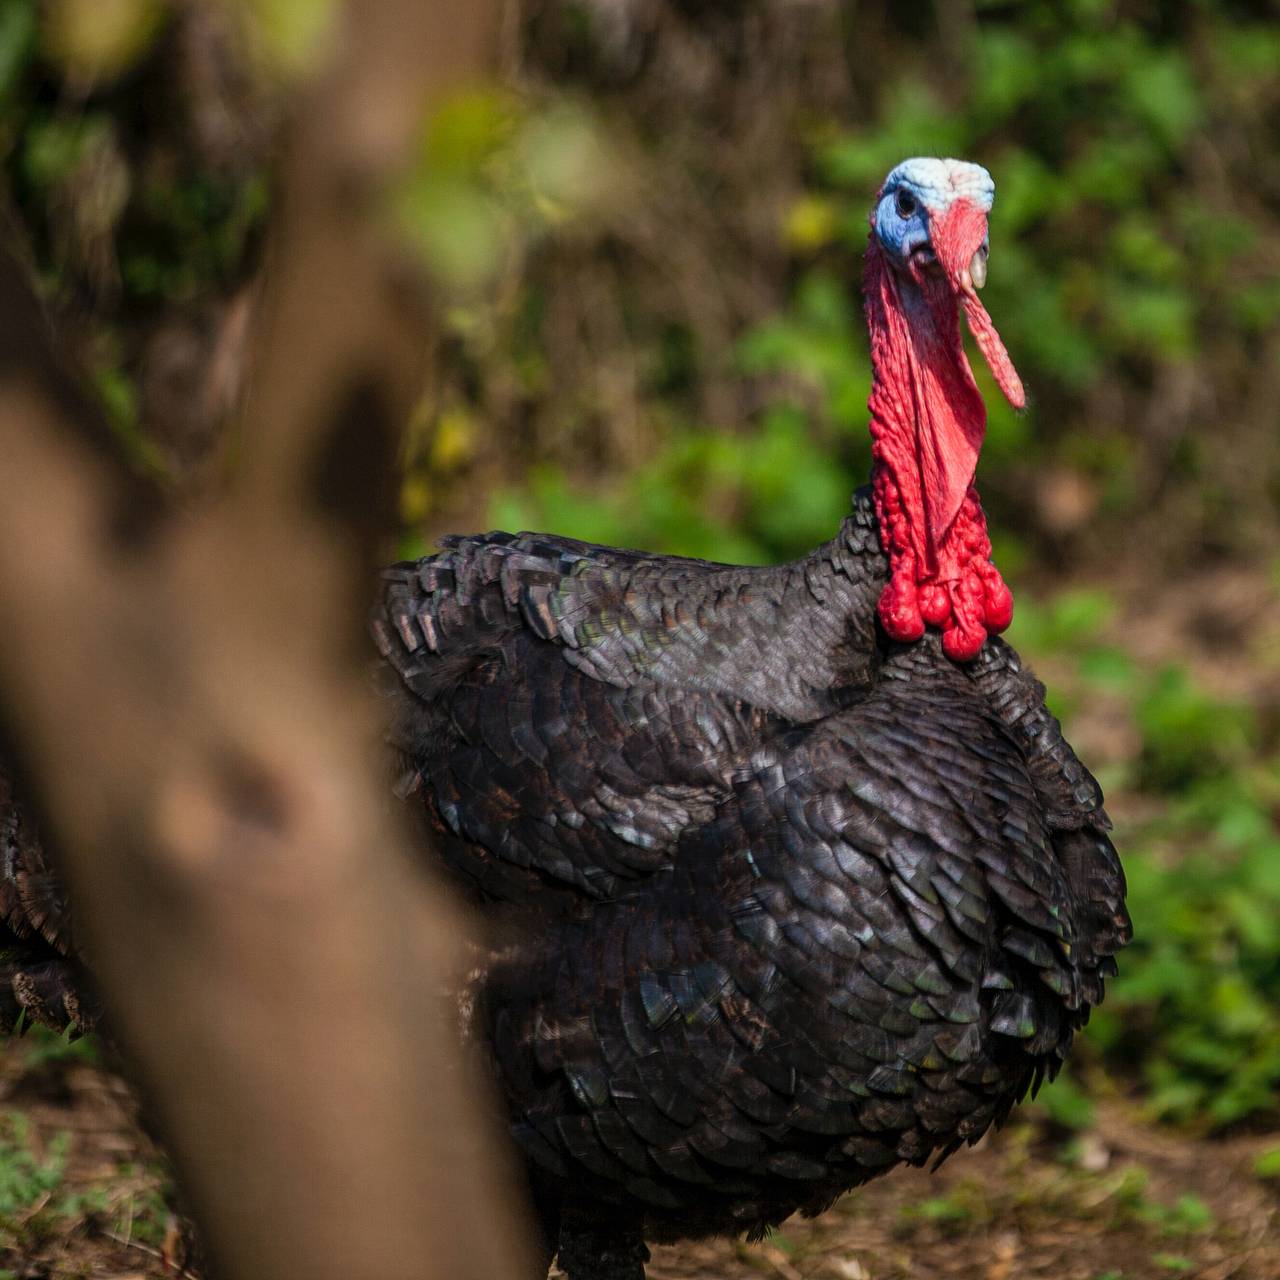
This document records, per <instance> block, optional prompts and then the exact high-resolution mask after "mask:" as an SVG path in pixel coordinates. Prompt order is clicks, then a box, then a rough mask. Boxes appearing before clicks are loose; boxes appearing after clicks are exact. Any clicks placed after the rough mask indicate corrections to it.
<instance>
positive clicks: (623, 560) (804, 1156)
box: [375, 159, 1129, 1280]
mask: <svg viewBox="0 0 1280 1280" xmlns="http://www.w3.org/2000/svg"><path fill="white" fill-rule="evenodd" d="M993 193H994V186H993V183H992V180H991V177H990V175H989V174H988V173H987V171H986V170H985V169H983V168H981V167H980V166H978V165H975V164H968V163H963V162H959V161H954V160H935V159H913V160H907V161H905V162H903V163H902V164H900V165H899V166H897V167H896V168H895V169H894V170H893V171H892V172H891V173H890V174H889V176H888V177H887V179H886V180H885V182H884V184H883V186H882V188H881V190H880V192H879V194H878V195H877V198H876V203H875V207H874V209H873V212H872V215H871V232H870V237H869V248H868V252H867V260H866V278H865V294H866V307H867V319H868V324H869V326H870V333H871V356H872V363H873V373H874V381H873V390H872V392H871V397H870V402H869V408H870V415H871V433H872V437H873V458H874V470H873V475H872V482H871V487H870V492H868V491H866V490H864V491H861V492H859V493H858V494H856V495H855V496H854V500H853V510H852V513H851V515H850V516H849V517H848V518H847V519H846V520H845V521H844V523H843V525H842V527H841V528H840V530H839V531H838V532H837V534H836V536H835V537H834V538H833V539H832V541H830V542H829V543H827V544H826V545H824V546H822V547H819V548H818V549H817V550H816V551H814V552H813V553H812V554H811V555H809V556H807V557H806V558H804V559H802V560H799V561H797V562H795V563H793V564H787V565H782V566H778V567H771V568H739V567H734V566H730V565H719V564H709V563H705V562H702V561H696V560H687V559H679V558H673V557H666V556H655V555H648V554H645V553H643V552H635V551H619V550H615V549H612V548H606V547H597V546H591V545H588V544H586V543H583V542H577V541H574V540H572V539H569V538H560V537H547V536H542V535H537V534H519V535H515V536H512V535H509V534H503V533H493V534H486V535H482V536H479V537H468V538H453V539H449V540H447V542H446V544H445V545H446V550H444V551H443V552H442V553H440V554H439V555H436V556H432V557H430V558H428V559H426V560H423V561H420V562H419V563H417V564H405V565H400V566H398V567H396V568H394V569H392V570H391V571H390V572H388V573H387V574H386V577H385V590H384V596H383V601H382V608H381V610H380V612H379V615H378V616H377V618H376V619H375V635H376V638H377V641H378V644H379V648H380V650H381V652H382V654H383V656H384V657H385V658H386V660H387V662H388V664H389V666H390V667H391V668H392V669H393V670H394V672H395V673H396V675H397V676H398V680H396V681H395V684H394V688H393V691H392V697H393V699H394V701H395V703H396V705H397V708H398V711H397V731H396V746H397V748H398V750H399V753H400V760H401V765H402V778H401V788H400V789H401V791H402V793H403V794H404V795H405V796H406V798H407V799H408V801H409V802H410V803H411V804H412V805H414V806H415V807H416V808H417V809H418V810H419V811H420V812H421V813H422V814H423V815H425V818H426V821H427V823H428V825H429V827H430V829H431V832H432V836H433V842H434V846H435V848H436V849H438V850H439V853H440V855H441V856H442V857H443V859H444V860H445V862H446V863H447V864H448V865H449V866H450V867H451V868H452V869H453V870H454V872H455V873H456V875H457V877H458V878H459V880H460V881H461V882H462V883H463V884H465V885H468V886H469V887H470V889H471V891H472V893H473V895H474V897H475V898H476V899H477V900H478V901H479V902H481V903H482V904H484V910H485V911H486V912H487V913H488V914H489V916H490V918H491V919H492V920H493V921H494V923H495V931H496V935H497V940H496V942H495V946H494V950H493V954H492V958H491V962H490V964H489V966H488V968H487V971H486V973H485V977H484V979H483V981H482V982H481V984H480V989H479V991H478V992H477V993H476V994H477V998H476V1003H475V1006H474V1009H473V1012H472V1014H471V1030H472V1034H473V1035H474V1036H475V1038H476V1039H477V1040H478V1041H479V1042H480V1043H481V1044H482V1045H483V1046H484V1051H485V1054H486V1056H487V1059H488V1062H489V1063H490V1065H491V1067H492V1070H493V1073H494V1076H495V1078H496V1081H497V1085H498V1088H499V1090H500V1093H501V1096H502V1098H503V1100H504V1101H505V1104H506V1107H507V1111H508V1114H509V1116H510V1126H511V1133H512V1136H513V1138H514V1139H515V1141H516V1143H518V1145H519V1147H520V1149H521V1150H522V1152H523V1154H524V1157H525V1161H526V1167H527V1169H528V1172H529V1181H530V1185H531V1187H532V1191H533V1197H534V1201H535V1204H536V1205H537V1207H538V1210H539V1214H540V1217H541V1222H542V1228H543V1232H544V1240H545V1245H546V1252H547V1255H548V1256H550V1254H551V1253H552V1252H553V1251H555V1250H557V1249H558V1252H559V1261H560V1265H561V1267H562V1268H563V1269H564V1270H565V1271H566V1272H567V1273H568V1275H569V1276H570V1277H571V1280H639V1277H641V1276H642V1275H643V1264H644V1261H645V1259H646V1256H647V1255H646V1249H645V1243H644V1242H645V1240H646V1239H648V1240H669V1239H674V1238H679V1237H689V1236H698V1235H709V1234H716V1233H742V1232H745V1233H748V1234H750V1235H759V1234H761V1233H762V1232H764V1231H767V1230H768V1229H769V1228H770V1227H772V1226H774V1225H775V1224H777V1223H779V1222H781V1221H782V1220H783V1219H784V1218H786V1217H787V1216H788V1215H789V1214H791V1213H794V1212H796V1211H797V1210H798V1211H801V1212H804V1213H816V1212H818V1211H820V1210H822V1209H823V1208H825V1207H826V1206H827V1205H829V1204H830V1203H831V1202H832V1201H833V1200H834V1199H835V1198H836V1197H837V1196H838V1195H840V1194H841V1193H842V1192H844V1191H846V1190H848V1189H849V1188H850V1187H853V1186H856V1185H857V1184H858V1183H861V1182H864V1181H866V1180H867V1179H869V1178H872V1177H874V1176H876V1175H877V1174H880V1173H883V1172H884V1171H885V1170H887V1169H889V1168H891V1167H892V1166H893V1165H896V1164H898V1163H901V1162H908V1163H911V1164H921V1163H924V1162H925V1161H927V1160H929V1159H930V1158H938V1157H941V1156H945V1155H946V1154H948V1153H949V1152H951V1151H953V1150H955V1149H956V1148H957V1147H958V1146H960V1145H961V1144H963V1143H966V1142H973V1141H975V1140H976V1139H977V1138H978V1137H979V1136H980V1135H981V1134H983V1133H984V1132H985V1131H986V1130H987V1129H988V1128H989V1127H990V1126H991V1125H992V1124H996V1123H999V1122H1000V1121H1001V1120H1002V1119H1003V1118H1004V1117H1005V1116H1006V1115H1007V1114H1008V1112H1009V1109H1010V1108H1011V1107H1012V1106H1013V1104H1014V1103H1015V1102H1016V1101H1017V1100H1018V1099H1020V1098H1021V1097H1022V1096H1023V1095H1024V1094H1025V1093H1026V1092H1027V1090H1028V1088H1030V1087H1034V1086H1035V1085H1036V1084H1037V1083H1038V1082H1039V1081H1040V1080H1042V1079H1044V1078H1046V1077H1052V1076H1053V1075H1054V1074H1055V1073H1056V1072H1057V1070H1058V1068H1059V1066H1060V1065H1061V1063H1062V1060H1063V1057H1064V1055H1065V1054H1066V1052H1067V1049H1068V1047H1069V1045H1070V1043H1071V1039H1072V1036H1073V1034H1074V1033H1075V1031H1076V1030H1077V1028H1079V1027H1080V1026H1082V1025H1083V1024H1084V1022H1085V1020H1086V1019H1087V1017H1088V1013H1089V1009H1090V1007H1091V1006H1092V1005H1095V1004H1097V1003H1098V1001H1099V1000H1101V998H1102V994H1103V981H1104V979H1105V978H1106V977H1107V976H1109V975H1111V974H1113V973H1114V972H1115V962H1114V959H1113V957H1114V955H1115V954H1116V952H1117V951H1118V950H1119V949H1120V948H1121V947H1122V946H1123V945H1124V943H1125V942H1126V941H1127V939H1128V937H1129V920H1128V917H1127V915H1126V912H1125V908H1124V878H1123V874H1122V872H1121V869H1120V865H1119V862H1118V860H1117V858H1116V853H1115V850H1114V848H1113V846H1112V843H1111V841H1110V839H1109V838H1108V834H1107V833H1108V829H1109V825H1110V824H1109V823H1108V820H1107V817H1106V814H1105V812H1104V810H1103V808H1102V796H1101V794H1100V792H1099V789H1098V786H1097V784H1096V783H1095V781H1094V780H1093V778H1092V777H1091V776H1090V774H1089V773H1088V772H1087V771H1086V770H1085V769H1084V768H1083V766H1082V765H1081V764H1080V762H1079V761H1078V760H1077V759H1076V756H1075V755H1074V753H1073V752H1072V750H1071V748H1070V747H1069V746H1068V745H1067V743H1066V742H1065V741H1064V740H1063V738H1062V735H1061V732H1060V730H1059V726H1058V724H1057V722H1056V721H1055V720H1054V719H1053V717H1052V716H1051V715H1050V714H1049V713H1048V711H1047V710H1046V709H1045V705H1044V701H1043V694H1044V690H1043V687H1042V686H1041V685H1039V684H1038V683H1037V682H1036V681H1035V680H1034V678H1033V677H1032V676H1031V675H1030V674H1029V673H1027V672H1026V671H1025V670H1023V668H1022V666H1021V664H1020V662H1019V660H1018V657H1017V655H1016V654H1015V653H1014V652H1013V650H1012V649H1010V648H1009V646H1008V645H1006V644H1005V643H1004V642H1002V641H1001V640H999V639H998V638H996V633H998V632H999V631H1000V630H1002V629H1003V628H1004V627H1005V626H1007V625H1008V623H1009V621H1010V617H1011V612H1012V599H1011V597H1010V594H1009V591H1008V588H1007V587H1006V586H1005V584H1004V582H1003V580H1002V579H1001V577H1000V574H999V573H998V571H997V570H996V568H995V567H994V565H993V564H992V563H991V560H990V553H991V545H990V542H989V540H988V538H987V531H986V523H985V519H984V516H983V512H982V507H981V505H980V503H979V500H978V495H977V492H976V491H975V489H974V487H973V481H974V473H975V467H976V463H977V458H978V451H979V449H980V447H981V444H982V438H983V433H984V428H985V410H984V407H983V402H982V398H981V395H980V394H979V391H978V388H977V386H976V384H975V382H974V379H973V374H972V372H971V370H970V367H969V364H968V360H967V358H966V356H965V352H964V347H963V342H962V337H961V332H960V325H959V314H960V312H961V311H963V313H964V315H965V317H966V320H967V323H968V327H969V330H970V332H971V333H972V335H973V337H974V339H975V341H976V343H977V345H978V347H979V348H980V350H981V351H982V353H983V355H984V356H985V358H986V360H987V362H988V364H989V366H990V368H991V371H992V374H993V375H994V377H995V380H996V382H997V384H998V385H999V387H1000V388H1001V390H1002V391H1003V392H1004V394H1005V395H1006V396H1007V397H1008V399H1009V400H1010V401H1011V403H1012V404H1013V405H1014V406H1015V407H1021V406H1022V404H1023V400H1024V397H1023V390H1022V386H1021V383H1020V382H1019V380H1018V376H1017V374H1016V372H1015V371H1014V368H1013V365H1012V363H1011V362H1010V359H1009V356H1008V354H1007V353H1006V351H1005V348H1004V346H1003V345H1002V343H1001V341H1000V338H999V336H998V335H997V333H996V331H995V328H994V326H993V325H992V322H991V319H990V316H989V315H988V313H987V311H986V310H985V308H984V307H983V306H982V304H981V302H980V301H979V300H978V294H977V289H978V287H979V286H981V285H982V284H983V283H984V282H985V279H986V272H987V257H988V237H987V214H988V212H989V211H990V208H991V204H992V198H993Z"/></svg>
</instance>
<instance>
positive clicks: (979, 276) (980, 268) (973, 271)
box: [969, 244, 990, 289]
mask: <svg viewBox="0 0 1280 1280" xmlns="http://www.w3.org/2000/svg"><path fill="white" fill-rule="evenodd" d="M989 252H990V250H989V249H988V248H987V246H986V245H985V244H982V245H979V246H978V250H977V252H976V253H975V254H974V255H973V257H972V258H970V259H969V280H970V282H971V283H972V284H973V287H974V288H975V289H981V288H982V286H983V285H984V284H986V283H987V255H988V254H989Z"/></svg>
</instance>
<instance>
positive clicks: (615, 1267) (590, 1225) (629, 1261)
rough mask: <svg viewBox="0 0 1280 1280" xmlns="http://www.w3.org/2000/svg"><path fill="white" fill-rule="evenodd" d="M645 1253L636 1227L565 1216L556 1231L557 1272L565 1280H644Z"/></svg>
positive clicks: (603, 1219)
mask: <svg viewBox="0 0 1280 1280" xmlns="http://www.w3.org/2000/svg"><path fill="white" fill-rule="evenodd" d="M648 1261H649V1250H648V1248H647V1247H646V1246H645V1243H644V1236H643V1234H642V1232H641V1229H640V1227H639V1225H638V1224H637V1223H636V1222H635V1221H634V1220H632V1219H626V1218H624V1219H622V1220H619V1219H616V1218H608V1217H602V1216H601V1217H598V1216H595V1215H591V1216H588V1215H586V1214H573V1213H568V1212H566V1214H565V1217H564V1221H563V1223H562V1224H561V1227H560V1253H559V1262H560V1269H561V1270H562V1271H563V1272H564V1273H565V1275H566V1276H568V1278H569V1280H644V1264H645V1263H646V1262H648Z"/></svg>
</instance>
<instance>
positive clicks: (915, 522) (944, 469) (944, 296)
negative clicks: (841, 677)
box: [866, 213, 1016, 662]
mask: <svg viewBox="0 0 1280 1280" xmlns="http://www.w3.org/2000/svg"><path fill="white" fill-rule="evenodd" d="M984 224H985V219H984ZM949 230H951V231H953V232H956V234H955V235H954V236H953V238H954V239H955V240H956V241H957V246H958V247H956V246H953V247H951V252H950V253H949V254H948V255H947V256H948V257H952V256H958V251H959V249H960V248H964V247H965V246H967V245H968V243H969V242H970V241H971V240H973V238H974V236H975V235H977V237H978V239H979V240H980V239H981V235H982V233H983V229H982V228H981V227H979V226H978V225H977V224H976V223H974V222H973V219H972V218H970V217H968V215H967V213H966V215H965V217H964V218H963V219H961V220H960V221H957V222H955V223H954V225H953V227H952V228H950V229H949ZM940 256H941V255H940ZM904 287H907V288H914V287H918V288H919V291H920V292H919V294H915V293H914V292H913V294H912V296H911V300H910V302H909V305H908V304H904V300H903V297H902V295H901V292H900V289H899V284H898V281H897V279H896V277H895V274H894V270H893V268H891V267H890V266H889V264H888V263H887V262H886V261H885V260H884V257H883V251H882V250H881V248H880V245H879V242H878V240H877V238H876V236H875V234H874V232H873V234H872V237H871V245H870V248H869V249H868V251H867V274H866V302H867V321H868V326H869V328H870V332H871V359H872V365H873V368H874V372H875V377H874V379H873V382H872V388H871V396H870V399H869V400H868V408H869V409H870V411H871V423H870V428H871V437H872V456H873V458H874V460H875V466H874V468H873V472H872V487H873V493H874V496H875V504H876V514H877V517H878V519H879V522H880V540H881V545H882V546H883V547H884V550H885V553H886V555H887V556H888V558H889V581H888V583H887V584H886V586H885V588H884V590H883V592H882V594H881V597H880V604H879V615H880V621H881V623H882V625H883V626H884V629H885V632H886V633H887V634H888V635H889V636H890V637H891V638H892V639H894V640H898V641H902V642H910V641H913V640H917V639H919V637H920V636H921V635H922V634H923V633H924V629H925V626H926V625H928V626H932V627H937V628H939V629H940V630H941V632H942V645H943V651H944V652H945V653H946V654H947V655H948V657H950V658H952V659H954V660H955V661H958V662H962V661H968V660H970V659H972V658H974V657H976V656H977V654H978V653H979V651H980V650H981V648H982V646H983V644H984V643H985V641H986V638H987V636H988V635H989V634H995V633H996V632H999V631H1003V630H1004V628H1005V627H1007V626H1008V625H1009V622H1010V620H1011V618H1012V616H1013V597H1012V595H1011V594H1010V592H1009V588H1008V587H1007V586H1006V585H1005V583H1004V580H1003V579H1002V578H1001V577H1000V573H999V571H998V570H997V569H996V567H995V566H994V565H993V564H992V563H991V559H990V557H991V541H990V539H989V538H988V536H987V524H986V518H985V516H984V515H983V511H982V505H981V503H980V502H979V500H978V494H977V491H976V490H975V489H974V488H973V473H974V468H975V466H976V463H977V457H978V451H979V449H980V448H981V444H982V438H983V435H984V434H985V430H986V408H985V406H984V405H983V403H982V396H981V394H980V393H979V391H978V388H977V384H976V383H975V382H974V380H973V373H972V371H971V370H970V368H969V362H968V359H967V358H966V356H965V354H964V345H963V343H962V341H961V337H960V327H959V316H958V306H957V299H956V295H955V293H954V292H953V290H952V286H951V284H949V283H948V281H947V280H946V278H945V277H943V276H941V275H935V276H928V277H924V278H919V277H917V278H916V279H915V281H914V286H913V285H906V286H904ZM985 314H986V313H985V312H983V315H984V316H985ZM992 333H993V334H994V329H992ZM995 341H996V342H998V338H996V339H995ZM1000 349H1001V350H1003V348H1000ZM1006 359H1007V357H1006ZM1010 369H1012V366H1011V365H1010ZM1014 376H1015V377H1016V375H1014Z"/></svg>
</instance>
